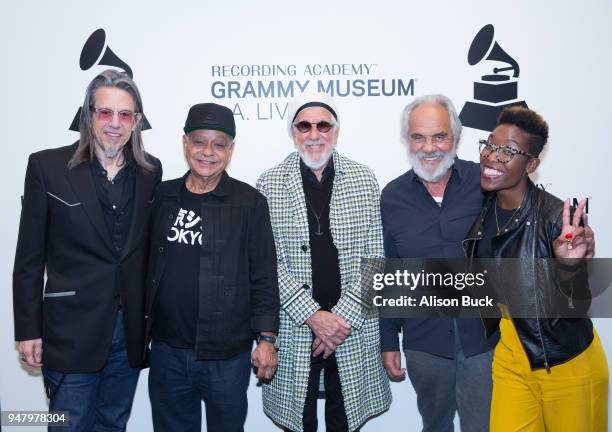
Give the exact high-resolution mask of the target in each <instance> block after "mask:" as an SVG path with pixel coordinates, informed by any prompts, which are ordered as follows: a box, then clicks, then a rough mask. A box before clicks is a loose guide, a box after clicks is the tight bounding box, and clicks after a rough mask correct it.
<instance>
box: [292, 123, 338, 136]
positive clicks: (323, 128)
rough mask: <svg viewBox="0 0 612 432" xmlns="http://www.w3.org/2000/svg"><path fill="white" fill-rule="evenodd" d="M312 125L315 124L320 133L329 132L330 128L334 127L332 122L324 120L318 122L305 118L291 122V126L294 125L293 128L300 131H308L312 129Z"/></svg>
mask: <svg viewBox="0 0 612 432" xmlns="http://www.w3.org/2000/svg"><path fill="white" fill-rule="evenodd" d="M312 125H315V126H316V127H317V130H318V131H319V132H321V133H326V132H329V131H330V130H331V128H332V127H334V125H333V124H331V123H330V122H326V121H325V120H321V121H320V122H318V123H311V122H309V121H306V120H302V121H301V122H297V123H293V126H295V128H296V129H297V130H299V131H300V132H302V133H306V132H310V130H311V129H312Z"/></svg>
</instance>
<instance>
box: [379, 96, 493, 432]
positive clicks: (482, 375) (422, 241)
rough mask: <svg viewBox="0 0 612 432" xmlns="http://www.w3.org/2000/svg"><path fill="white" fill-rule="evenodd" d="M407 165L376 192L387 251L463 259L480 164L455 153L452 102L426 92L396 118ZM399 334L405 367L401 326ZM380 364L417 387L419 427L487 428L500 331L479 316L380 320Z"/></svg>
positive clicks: (476, 205) (441, 430)
mask: <svg viewBox="0 0 612 432" xmlns="http://www.w3.org/2000/svg"><path fill="white" fill-rule="evenodd" d="M400 127H401V137H402V141H403V142H404V143H406V144H407V146H408V158H409V160H410V164H411V165H412V169H411V170H410V171H408V172H406V173H405V174H403V175H401V176H400V177H398V178H396V179H395V180H393V181H391V182H390V183H389V184H388V185H387V186H386V187H385V188H384V189H383V192H382V194H381V213H382V222H383V231H384V242H385V254H386V257H387V258H463V257H464V253H463V249H462V246H461V241H462V240H463V238H464V236H465V234H466V233H467V232H468V230H469V228H470V227H471V225H472V223H473V222H474V220H475V219H476V217H477V216H478V214H479V213H480V210H481V206H482V198H483V195H482V190H481V187H480V168H479V166H478V164H477V163H474V162H469V161H464V160H461V159H458V158H456V153H457V144H458V143H459V140H460V138H461V122H460V121H459V118H458V116H457V113H456V111H455V108H454V106H453V104H452V102H451V101H450V100H449V99H448V98H447V97H445V96H442V95H426V96H422V97H419V98H417V99H416V100H414V101H413V102H412V103H410V104H409V105H408V106H407V107H406V108H405V109H404V112H403V114H402V117H401V126H400ZM400 330H402V333H403V350H404V354H405V356H406V369H402V368H401V358H400V348H399V343H398V333H399V331H400ZM380 331H381V345H382V358H383V364H384V366H385V369H386V370H387V373H388V375H389V377H390V378H391V379H392V380H396V381H401V380H403V379H404V378H405V375H406V371H407V372H408V376H409V378H410V381H411V382H412V385H413V387H414V389H415V392H416V394H417V404H418V408H419V412H420V414H421V417H422V420H423V431H424V432H448V431H453V430H454V428H453V419H454V417H455V412H456V411H458V412H459V420H460V422H461V430H462V431H463V432H470V431H474V432H476V431H477V432H484V431H487V430H489V409H490V404H491V389H492V382H491V361H492V358H493V348H494V347H495V345H496V344H497V340H498V338H499V335H498V334H497V333H496V334H495V335H494V336H493V337H491V338H490V339H486V338H485V334H484V328H483V326H482V323H481V322H480V320H478V319H453V318H428V319H384V320H381V325H380Z"/></svg>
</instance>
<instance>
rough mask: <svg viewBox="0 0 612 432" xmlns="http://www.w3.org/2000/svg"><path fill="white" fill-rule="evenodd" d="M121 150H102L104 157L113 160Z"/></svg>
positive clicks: (113, 148) (110, 148) (112, 148)
mask: <svg viewBox="0 0 612 432" xmlns="http://www.w3.org/2000/svg"><path fill="white" fill-rule="evenodd" d="M121 150H122V149H119V148H115V147H109V148H105V149H104V156H106V157H107V158H109V159H114V158H115V157H117V155H118V154H119V153H120V152H121Z"/></svg>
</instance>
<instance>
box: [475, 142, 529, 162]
mask: <svg viewBox="0 0 612 432" xmlns="http://www.w3.org/2000/svg"><path fill="white" fill-rule="evenodd" d="M478 150H479V151H480V157H488V156H489V155H490V154H491V153H492V152H495V156H496V157H497V162H501V163H504V164H507V163H509V162H510V161H511V160H512V159H514V156H516V155H523V156H526V157H528V158H530V159H534V158H536V157H537V156H534V155H532V154H530V153H527V152H524V151H521V150H517V149H515V148H512V147H507V146H497V145H495V144H494V143H492V142H489V141H487V140H484V139H481V140H478ZM485 151H486V154H485Z"/></svg>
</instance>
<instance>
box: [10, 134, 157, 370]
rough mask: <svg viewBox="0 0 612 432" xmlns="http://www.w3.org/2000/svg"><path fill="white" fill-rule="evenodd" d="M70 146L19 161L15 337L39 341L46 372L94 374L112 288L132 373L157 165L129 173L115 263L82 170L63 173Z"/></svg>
mask: <svg viewBox="0 0 612 432" xmlns="http://www.w3.org/2000/svg"><path fill="white" fill-rule="evenodd" d="M76 145H77V144H76V143H75V144H73V145H71V146H66V147H60V148H57V149H50V150H43V151H40V152H37V153H33V154H31V155H30V158H29V161H28V167H27V171H26V178H25V190H24V196H23V202H22V209H21V220H20V223H19V237H18V240H17V252H16V254H15V266H14V269H13V308H14V315H15V340H17V341H23V340H29V339H36V338H42V339H43V359H42V361H43V364H44V365H45V367H48V368H49V369H51V370H55V371H59V372H64V373H83V372H93V371H97V370H100V369H101V368H102V367H103V366H104V363H105V361H106V359H107V356H108V352H109V349H110V345H111V341H112V337H113V330H114V327H115V320H116V316H117V307H118V298H117V297H116V295H115V291H116V284H117V283H119V290H120V293H121V302H122V305H123V313H124V329H125V338H126V346H127V352H128V359H129V362H130V364H131V365H132V366H139V365H141V364H142V362H143V358H144V350H143V346H144V287H145V285H144V281H145V273H146V260H147V254H148V250H147V248H148V241H149V240H148V237H149V230H148V223H149V217H150V208H151V202H152V196H153V191H154V189H155V187H156V185H157V184H158V183H159V182H160V181H161V175H162V168H161V163H160V162H159V160H158V159H156V158H154V157H152V156H149V160H150V162H151V163H153V164H154V165H155V166H156V167H157V169H156V170H155V171H154V172H153V173H145V172H144V171H142V170H140V169H138V168H137V169H136V174H135V195H134V209H133V214H132V222H131V225H130V228H129V231H128V235H127V239H126V244H125V247H124V249H123V252H122V254H121V256H120V257H117V256H116V254H115V252H114V249H113V246H112V243H111V239H110V234H109V233H108V229H107V227H106V225H105V223H104V217H103V215H102V210H101V207H100V204H99V200H98V197H97V194H96V189H95V185H94V180H93V178H92V175H91V169H90V167H89V163H82V164H80V165H78V166H76V167H75V168H73V169H70V170H69V169H68V168H67V164H68V161H69V160H70V158H71V157H72V155H73V153H74V151H75V150H76ZM45 270H46V276H47V281H46V284H45V289H44V293H43V280H44V274H45Z"/></svg>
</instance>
